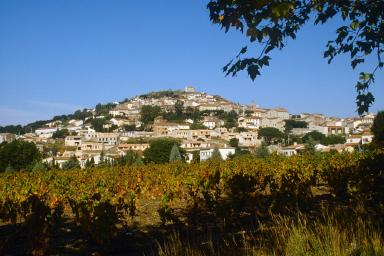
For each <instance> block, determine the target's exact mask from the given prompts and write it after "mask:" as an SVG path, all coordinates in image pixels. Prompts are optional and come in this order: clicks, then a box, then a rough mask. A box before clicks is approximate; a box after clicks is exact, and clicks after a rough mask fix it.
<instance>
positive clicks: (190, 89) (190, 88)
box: [185, 86, 196, 93]
mask: <svg viewBox="0 0 384 256" xmlns="http://www.w3.org/2000/svg"><path fill="white" fill-rule="evenodd" d="M185 92H187V93H194V92H196V89H195V87H193V86H186V87H185Z"/></svg>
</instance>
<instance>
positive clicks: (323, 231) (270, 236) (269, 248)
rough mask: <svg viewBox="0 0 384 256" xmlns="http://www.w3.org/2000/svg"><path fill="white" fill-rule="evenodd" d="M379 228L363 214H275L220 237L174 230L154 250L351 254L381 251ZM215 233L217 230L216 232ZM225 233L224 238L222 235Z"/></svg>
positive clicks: (168, 254) (189, 254) (166, 254)
mask: <svg viewBox="0 0 384 256" xmlns="http://www.w3.org/2000/svg"><path fill="white" fill-rule="evenodd" d="M382 235H383V234H382V233H381V232H380V230H379V229H377V228H375V227H374V226H372V225H371V224H369V222H368V221H365V220H364V219H362V218H355V219H352V218H351V219H349V220H340V219H338V218H335V217H334V216H326V217H324V218H321V220H320V219H318V220H316V221H310V220H309V219H308V218H307V217H305V216H302V215H300V216H298V217H297V218H294V219H292V218H289V217H281V216H274V217H273V223H272V225H271V226H268V227H267V226H265V225H260V226H259V227H258V228H257V229H255V230H248V231H242V232H239V233H238V234H233V235H231V236H229V238H228V234H221V239H212V236H211V235H209V234H208V235H207V236H205V237H200V238H182V237H181V235H180V234H179V233H178V232H177V231H175V232H173V233H172V235H171V236H170V237H168V239H167V240H166V241H165V242H163V243H157V245H158V251H157V252H156V253H155V254H158V255H162V256H173V255H186V256H201V255H287V256H307V255H309V256H354V255H356V256H357V255H361V256H363V255H364V256H365V255H367V256H368V255H374V256H376V255H377V256H379V255H384V240H383V237H382ZM216 236H217V234H216ZM224 237H227V238H224Z"/></svg>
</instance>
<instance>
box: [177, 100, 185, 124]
mask: <svg viewBox="0 0 384 256" xmlns="http://www.w3.org/2000/svg"><path fill="white" fill-rule="evenodd" d="M183 110H184V102H183V101H181V100H177V101H176V103H175V114H176V117H177V119H179V120H181V119H183Z"/></svg>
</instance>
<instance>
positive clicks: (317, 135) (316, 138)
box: [303, 131, 326, 144]
mask: <svg viewBox="0 0 384 256" xmlns="http://www.w3.org/2000/svg"><path fill="white" fill-rule="evenodd" d="M309 138H311V139H312V140H314V141H316V142H318V143H321V144H322V142H324V141H325V140H326V137H325V135H324V134H322V133H321V132H318V131H312V132H309V133H307V134H305V135H304V137H303V142H304V143H306V142H307V141H308V140H309Z"/></svg>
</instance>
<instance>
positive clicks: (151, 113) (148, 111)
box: [140, 105, 161, 125]
mask: <svg viewBox="0 0 384 256" xmlns="http://www.w3.org/2000/svg"><path fill="white" fill-rule="evenodd" d="M160 113H161V108H160V107H159V106H150V105H144V106H142V107H141V111H140V115H141V119H140V120H141V122H142V123H143V124H144V125H148V124H149V123H152V122H153V120H154V119H155V118H156V117H157V116H159V115H160Z"/></svg>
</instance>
